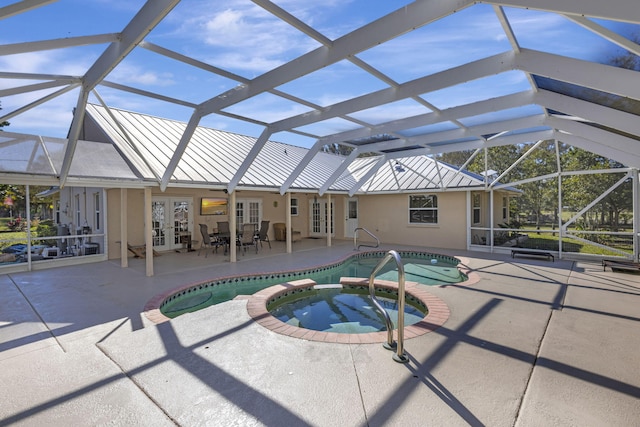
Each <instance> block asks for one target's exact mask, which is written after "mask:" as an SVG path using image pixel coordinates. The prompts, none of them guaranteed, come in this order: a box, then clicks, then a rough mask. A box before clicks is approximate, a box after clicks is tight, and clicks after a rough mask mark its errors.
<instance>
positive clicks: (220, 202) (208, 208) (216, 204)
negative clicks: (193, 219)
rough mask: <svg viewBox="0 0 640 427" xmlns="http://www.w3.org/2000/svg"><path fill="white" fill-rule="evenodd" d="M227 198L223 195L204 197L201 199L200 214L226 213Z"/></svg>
mask: <svg viewBox="0 0 640 427" xmlns="http://www.w3.org/2000/svg"><path fill="white" fill-rule="evenodd" d="M227 207H228V204H227V199H226V198H223V197H203V198H202V199H201V200H200V215H226V214H227Z"/></svg>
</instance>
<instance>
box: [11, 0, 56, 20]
mask: <svg viewBox="0 0 640 427" xmlns="http://www.w3.org/2000/svg"><path fill="white" fill-rule="evenodd" d="M57 1H58V0H22V1H18V2H15V3H13V4H10V5H9V6H4V7H1V8H0V19H5V18H9V17H11V16H14V15H18V14H20V13H23V12H26V11H28V10H31V9H35V8H38V7H41V6H46V5H48V4H51V3H55V2H57Z"/></svg>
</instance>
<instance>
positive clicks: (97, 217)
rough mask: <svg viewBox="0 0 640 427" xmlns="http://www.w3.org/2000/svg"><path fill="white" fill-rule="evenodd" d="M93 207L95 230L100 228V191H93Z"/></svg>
mask: <svg viewBox="0 0 640 427" xmlns="http://www.w3.org/2000/svg"><path fill="white" fill-rule="evenodd" d="M93 209H94V212H95V213H94V218H93V219H94V223H93V226H94V227H95V229H96V230H100V228H101V227H100V193H93Z"/></svg>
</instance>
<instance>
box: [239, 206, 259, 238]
mask: <svg viewBox="0 0 640 427" xmlns="http://www.w3.org/2000/svg"><path fill="white" fill-rule="evenodd" d="M261 220H262V200H261V199H238V200H236V227H237V228H238V231H240V230H242V224H255V226H256V230H258V229H259V228H260V221H261Z"/></svg>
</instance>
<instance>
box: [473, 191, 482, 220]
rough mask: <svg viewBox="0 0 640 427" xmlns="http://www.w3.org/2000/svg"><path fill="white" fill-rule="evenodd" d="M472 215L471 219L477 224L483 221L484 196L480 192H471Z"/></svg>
mask: <svg viewBox="0 0 640 427" xmlns="http://www.w3.org/2000/svg"><path fill="white" fill-rule="evenodd" d="M471 205H472V212H471V213H472V215H471V221H472V223H473V224H474V225H475V224H480V223H481V222H482V196H481V195H480V193H471Z"/></svg>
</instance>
